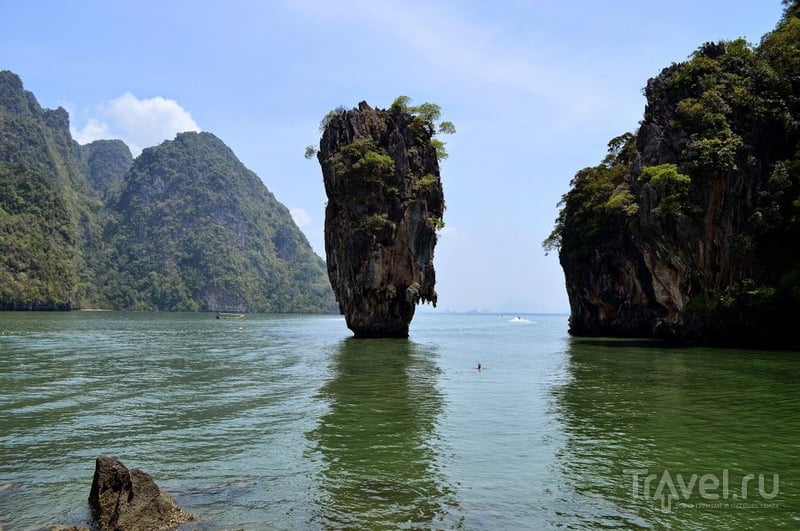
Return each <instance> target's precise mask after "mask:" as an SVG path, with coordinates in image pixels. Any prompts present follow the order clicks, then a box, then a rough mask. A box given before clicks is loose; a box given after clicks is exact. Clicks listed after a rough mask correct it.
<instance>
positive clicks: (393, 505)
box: [307, 338, 451, 529]
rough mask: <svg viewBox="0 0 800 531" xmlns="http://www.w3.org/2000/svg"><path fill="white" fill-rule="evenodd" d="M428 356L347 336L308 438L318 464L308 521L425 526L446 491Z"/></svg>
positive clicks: (438, 402) (436, 517)
mask: <svg viewBox="0 0 800 531" xmlns="http://www.w3.org/2000/svg"><path fill="white" fill-rule="evenodd" d="M432 357H433V353H432V352H430V351H427V350H424V349H422V348H421V347H420V346H419V345H416V344H414V343H412V342H410V341H408V340H405V339H370V340H366V339H352V338H351V339H347V340H344V341H342V343H341V344H340V346H339V349H338V352H336V354H335V357H334V359H333V366H334V370H333V378H332V379H331V380H329V381H328V382H327V383H326V384H325V385H323V387H322V388H321V389H320V392H319V398H321V399H322V400H324V401H326V402H327V404H328V405H329V408H330V410H329V412H328V413H327V414H325V415H324V416H323V417H322V418H321V419H320V422H319V425H318V426H317V427H316V428H315V429H314V430H313V431H311V432H310V433H308V435H307V436H308V438H309V439H310V440H311V441H312V442H313V443H314V445H313V449H314V450H315V451H316V452H318V453H319V455H320V456H321V459H322V462H323V468H322V474H321V477H320V483H321V487H322V488H321V491H322V494H321V495H320V497H319V498H318V499H317V500H316V502H317V508H316V510H315V516H314V520H315V522H316V523H320V524H322V525H323V527H328V526H330V527H332V528H339V529H342V528H355V527H360V528H369V529H378V528H386V529H389V528H396V527H398V526H401V525H405V526H408V525H409V524H412V523H413V525H414V527H417V526H423V527H426V528H427V527H429V526H431V525H432V524H433V523H435V522H437V521H440V520H441V518H442V517H443V515H444V513H445V512H446V508H445V505H446V504H447V500H448V498H450V497H451V496H450V493H451V489H450V488H449V487H448V486H447V485H446V484H445V483H444V480H443V478H442V475H441V473H440V472H439V470H438V465H437V457H438V456H437V451H436V450H435V449H434V447H433V446H432V445H431V441H432V440H435V439H436V438H437V433H436V430H435V425H436V419H437V417H438V415H439V414H440V413H441V410H442V403H443V400H442V396H441V394H440V392H439V390H438V389H437V386H436V378H437V376H438V371H439V369H438V368H437V366H436V365H435V364H434V363H433V362H432V361H431V358H432Z"/></svg>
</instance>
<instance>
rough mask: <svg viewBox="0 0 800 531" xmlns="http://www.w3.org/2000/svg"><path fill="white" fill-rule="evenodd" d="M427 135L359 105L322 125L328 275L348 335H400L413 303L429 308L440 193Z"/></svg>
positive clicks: (427, 130)
mask: <svg viewBox="0 0 800 531" xmlns="http://www.w3.org/2000/svg"><path fill="white" fill-rule="evenodd" d="M437 109H438V108H437ZM436 116H437V117H438V110H437V114H436ZM435 133H436V130H435V126H434V125H433V122H432V121H431V120H430V119H427V118H426V117H425V116H424V115H421V114H420V113H418V112H414V110H410V109H409V108H408V107H406V106H405V105H403V104H400V103H398V102H395V104H393V105H392V106H391V108H389V109H388V110H381V109H373V108H372V107H370V106H369V105H368V104H367V103H366V102H361V103H359V105H358V108H357V109H352V110H344V109H341V108H340V109H337V110H336V111H333V112H331V113H330V114H329V115H328V116H327V117H326V119H325V121H324V129H323V134H322V139H321V140H320V149H319V152H318V153H317V158H318V159H319V163H320V165H321V166H322V176H323V179H324V181H325V192H326V194H327V196H328V205H327V207H326V209H325V252H326V255H327V263H328V277H329V278H330V281H331V285H332V286H333V291H334V293H335V295H336V299H337V301H338V303H339V309H340V311H341V313H342V314H344V316H345V320H346V322H347V326H348V328H350V330H352V331H353V333H354V334H355V336H356V337H408V327H409V324H410V323H411V319H412V318H413V317H414V310H415V307H416V305H417V304H418V303H419V302H431V303H433V305H434V306H435V305H436V298H437V297H436V291H435V290H434V285H435V282H436V275H435V272H434V268H433V250H434V247H435V245H436V229H437V228H438V227H440V226H441V225H442V215H443V213H444V195H443V192H442V183H441V180H440V178H439V163H438V157H437V144H436V140H435V139H433V136H434V134H435ZM439 145H441V143H439Z"/></svg>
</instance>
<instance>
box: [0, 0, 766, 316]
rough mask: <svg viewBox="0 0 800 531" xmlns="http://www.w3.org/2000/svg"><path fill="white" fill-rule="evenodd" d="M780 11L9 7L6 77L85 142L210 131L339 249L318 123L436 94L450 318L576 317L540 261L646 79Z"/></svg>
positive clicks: (627, 127) (635, 109)
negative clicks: (575, 183) (309, 153)
mask: <svg viewBox="0 0 800 531" xmlns="http://www.w3.org/2000/svg"><path fill="white" fill-rule="evenodd" d="M781 13H782V5H781V3H780V1H779V0H736V1H731V0H726V1H722V0H703V1H697V0H672V1H671V2H668V3H665V2H647V1H641V0H637V1H633V0H617V1H608V2H597V1H588V0H575V1H568V2H563V1H557V0H547V1H546V0H527V1H526V0H505V1H504V0H498V1H496V2H485V1H483V0H474V1H473V0H463V1H459V0H441V1H437V2H432V1H422V0H403V1H395V0H386V1H382V0H343V1H334V0H328V1H324V0H225V1H222V0H219V1H210V0H193V1H189V0H184V1H175V0H161V1H156V0H152V1H143V0H140V1H138V2H130V1H125V0H118V1H117V0H115V1H109V0H98V1H94V0H92V1H89V0H72V1H70V2H63V1H55V0H53V1H45V0H28V1H13V0H0V16H1V17H2V19H3V21H4V24H3V31H2V32H0V69H7V70H11V71H13V72H15V73H17V74H18V75H20V77H21V78H22V81H23V83H24V85H25V88H26V89H27V90H30V91H32V92H33V93H34V94H35V95H36V97H37V99H38V100H39V103H40V104H41V105H42V106H43V107H47V108H55V107H58V106H62V107H64V108H66V109H67V110H68V111H69V113H70V117H71V127H72V129H73V135H74V136H75V137H76V139H77V140H78V141H79V142H81V143H85V142H88V141H91V140H95V139H97V138H122V139H123V140H125V141H126V142H127V143H128V145H129V146H131V148H132V149H133V150H134V154H137V152H138V151H139V150H141V149H142V148H145V147H148V146H152V145H156V144H159V143H160V142H161V141H163V140H165V139H170V138H173V137H174V135H175V134H176V133H177V132H180V131H183V130H203V131H209V132H211V133H214V134H215V135H217V136H218V137H219V138H221V139H222V140H223V141H224V142H225V143H226V144H227V145H228V146H230V147H231V148H232V149H233V151H234V152H235V153H236V155H237V156H238V157H239V158H240V159H241V160H242V162H243V163H244V164H245V165H246V166H247V167H248V168H250V169H251V170H253V171H254V172H256V173H257V174H258V175H259V176H260V177H261V179H262V180H263V181H264V183H265V184H266V185H267V187H268V188H269V189H270V190H271V191H272V192H273V193H274V194H275V196H276V197H277V198H278V200H279V201H281V202H283V203H284V204H285V205H287V206H288V207H289V208H290V209H292V212H293V215H294V216H295V220H296V221H297V222H298V225H300V227H301V228H302V229H303V231H304V232H305V234H306V235H307V237H308V239H309V241H310V242H311V244H312V245H313V247H314V248H315V250H316V251H317V252H318V253H319V254H320V255H321V256H323V257H324V244H323V220H324V205H325V192H324V188H323V185H322V177H321V174H320V170H319V166H318V164H317V163H316V161H309V160H306V159H305V158H304V157H303V151H304V148H305V146H307V145H309V144H316V143H317V142H318V141H319V130H318V127H319V122H320V120H321V119H322V117H323V116H324V115H325V114H326V113H327V112H328V111H329V110H331V109H333V108H335V107H338V106H340V105H342V106H345V107H347V108H351V107H354V106H356V105H357V104H358V102H359V101H361V100H366V101H367V102H369V103H370V104H371V105H372V106H373V107H388V106H389V105H390V104H391V102H392V101H393V100H394V99H395V98H396V97H397V96H399V95H407V96H409V97H410V98H411V99H412V103H422V102H425V101H430V102H434V103H437V104H439V105H440V106H441V108H442V118H443V119H445V120H449V121H452V122H453V123H454V124H455V126H456V129H457V133H456V134H455V135H453V136H447V137H444V138H443V140H445V141H446V142H447V150H448V152H449V154H450V158H449V159H447V160H445V161H443V163H442V164H441V174H442V180H443V183H444V192H445V200H446V203H447V211H446V212H445V223H446V227H445V229H444V230H443V232H442V235H441V238H440V240H439V244H438V246H437V248H436V255H435V260H434V261H435V265H436V270H437V291H438V292H439V308H440V309H441V310H455V311H468V310H472V309H478V310H492V311H506V312H518V313H521V312H566V311H568V309H569V305H568V302H567V297H566V292H565V289H564V277H563V274H562V272H561V269H560V266H559V264H558V259H557V257H556V256H555V254H550V256H545V254H544V251H543V250H542V248H541V241H542V240H543V239H544V238H545V237H546V236H547V235H548V234H549V232H550V230H551V228H552V226H553V221H554V219H555V217H556V215H557V207H556V204H557V203H558V201H559V199H560V197H561V195H562V194H564V193H565V192H566V191H567V190H568V187H569V181H570V179H571V178H572V176H573V175H574V174H575V172H576V171H578V170H579V169H581V168H583V167H586V166H593V165H595V164H597V163H599V161H600V160H601V159H602V157H603V156H604V155H605V151H606V145H607V143H608V141H609V140H610V139H611V138H613V137H615V136H617V135H620V134H622V133H624V132H627V131H634V130H635V129H636V128H637V127H638V123H639V120H640V119H641V118H642V114H643V111H644V104H645V101H644V97H643V96H642V88H643V87H644V86H645V84H646V82H647V79H648V78H650V77H653V76H655V75H657V74H658V73H659V71H660V70H661V69H662V68H664V67H666V66H668V65H669V64H671V63H672V62H680V61H683V60H685V59H686V58H687V57H688V56H689V55H690V54H691V53H692V52H693V51H694V50H695V49H697V48H698V47H699V46H700V45H701V44H702V43H703V42H706V41H717V40H720V39H735V38H739V37H743V38H745V39H747V40H748V41H749V42H752V43H758V42H759V40H760V38H761V36H762V35H763V34H764V33H766V32H768V31H770V30H772V29H773V28H774V26H775V24H776V23H777V21H778V19H779V18H780V15H781Z"/></svg>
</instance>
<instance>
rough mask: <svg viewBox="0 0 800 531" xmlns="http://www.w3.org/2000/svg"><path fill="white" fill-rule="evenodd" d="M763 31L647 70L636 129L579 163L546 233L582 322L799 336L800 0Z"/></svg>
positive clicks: (618, 329)
mask: <svg viewBox="0 0 800 531" xmlns="http://www.w3.org/2000/svg"><path fill="white" fill-rule="evenodd" d="M786 4H787V5H786V10H785V13H784V16H783V18H782V20H780V21H779V23H778V25H777V26H776V28H775V30H774V31H772V32H771V33H769V34H767V35H765V36H764V37H763V38H762V40H761V42H760V44H758V45H757V46H751V45H749V44H748V43H746V42H745V41H744V40H734V41H726V42H718V43H711V42H709V43H706V44H703V45H702V46H700V48H699V49H698V50H697V51H696V52H695V53H694V54H693V55H692V56H691V58H690V59H689V60H687V61H685V62H682V63H676V64H672V65H671V66H669V67H667V68H665V69H664V70H663V71H662V72H661V73H660V74H659V75H658V76H657V77H655V78H653V79H650V80H649V81H648V82H647V86H646V89H645V96H646V98H647V105H646V108H645V112H644V118H643V120H642V122H641V123H640V127H639V130H638V132H636V133H635V134H633V133H627V134H624V135H621V136H619V137H617V138H615V139H613V140H612V141H611V142H610V143H609V154H608V156H607V157H606V158H605V160H603V161H602V163H601V164H599V165H598V166H595V167H590V168H585V169H583V170H581V171H579V172H578V173H577V174H576V175H575V177H574V178H573V180H572V182H571V189H570V190H569V192H567V193H566V194H565V195H564V197H563V198H562V202H561V207H562V208H561V211H560V214H559V217H558V219H557V222H556V227H555V229H554V231H553V233H552V234H551V235H550V237H549V238H548V239H547V240H546V241H545V247H546V248H548V249H558V252H559V259H560V262H561V264H562V267H563V269H564V274H565V279H566V286H567V293H568V296H569V301H570V308H571V315H570V331H571V333H573V334H575V335H610V336H660V337H667V338H672V339H677V340H681V341H685V340H690V341H700V342H712V343H735V344H744V343H752V344H757V345H767V344H777V345H787V344H788V345H797V344H800V332H798V329H797V327H796V326H795V325H794V323H793V321H794V318H795V316H796V315H797V314H798V310H800V18H799V17H800V4H798V1H796V0H795V1H793V2H788V3H786Z"/></svg>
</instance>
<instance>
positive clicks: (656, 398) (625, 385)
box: [554, 339, 800, 529]
mask: <svg viewBox="0 0 800 531" xmlns="http://www.w3.org/2000/svg"><path fill="white" fill-rule="evenodd" d="M568 354H569V357H570V361H569V368H568V373H569V377H568V378H567V380H566V382H565V383H564V384H563V385H562V386H560V387H558V388H556V389H555V390H554V397H555V403H556V414H557V416H558V417H559V419H560V421H561V422H562V425H563V429H564V433H565V443H564V446H563V448H562V450H561V452H560V453H559V455H558V460H559V463H560V465H559V466H560V467H561V469H562V474H563V477H564V481H565V482H567V483H568V484H569V490H571V492H572V493H573V497H572V500H571V501H572V503H571V504H570V506H569V507H567V508H566V509H565V510H566V511H567V512H568V513H569V514H571V515H572V516H577V517H579V518H581V519H584V518H586V519H590V520H591V521H593V522H596V523H597V524H598V525H600V526H623V527H626V528H637V527H647V528H650V527H654V526H655V527H659V528H660V527H664V528H716V529H746V528H766V527H769V528H775V527H782V526H784V525H786V524H787V523H788V522H789V521H792V519H793V518H794V519H795V520H794V523H795V524H796V523H797V520H796V517H797V514H798V512H797V511H798V501H799V500H798V497H797V495H796V486H797V484H798V482H797V480H798V478H797V476H796V474H795V473H793V472H792V470H796V465H795V462H796V461H795V459H796V455H797V442H796V441H797V437H798V435H800V420H798V419H799V418H800V417H799V416H798V413H800V407H798V404H799V403H800V392H798V386H797V385H796V383H797V379H798V375H800V360H798V359H797V356H796V353H787V352H783V353H781V352H757V351H737V350H714V349H699V348H695V349H677V348H663V347H661V346H658V345H653V344H642V343H634V342H619V341H615V342H610V341H603V340H580V339H572V340H571V341H570V345H569V350H568ZM776 473H779V474H781V476H780V491H781V493H780V494H779V495H778V496H777V497H774V498H770V499H767V498H764V497H762V496H760V495H759V493H758V492H756V489H755V487H753V486H751V488H750V490H749V492H748V491H747V489H746V488H745V489H744V490H743V489H742V481H743V480H744V478H745V476H747V475H748V474H753V475H754V476H755V478H756V479H757V478H758V477H759V475H760V474H762V475H763V476H764V477H765V478H766V485H765V486H766V488H765V489H764V490H765V493H766V494H768V495H769V494H771V493H772V492H773V490H774V489H773V487H774V486H773V481H772V478H773V474H776ZM679 475H680V477H679ZM647 476H651V479H650V481H649V485H645V479H646V477H647ZM702 477H705V478H706V479H705V480H703V479H701V478H702ZM693 478H694V479H693ZM701 483H702V484H704V487H705V488H704V490H702V491H701ZM755 484H756V481H755V480H753V481H752V483H751V485H755ZM659 486H660V487H661V489H660V490H658V489H659ZM743 498H746V499H743ZM792 515H793V516H792Z"/></svg>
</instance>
